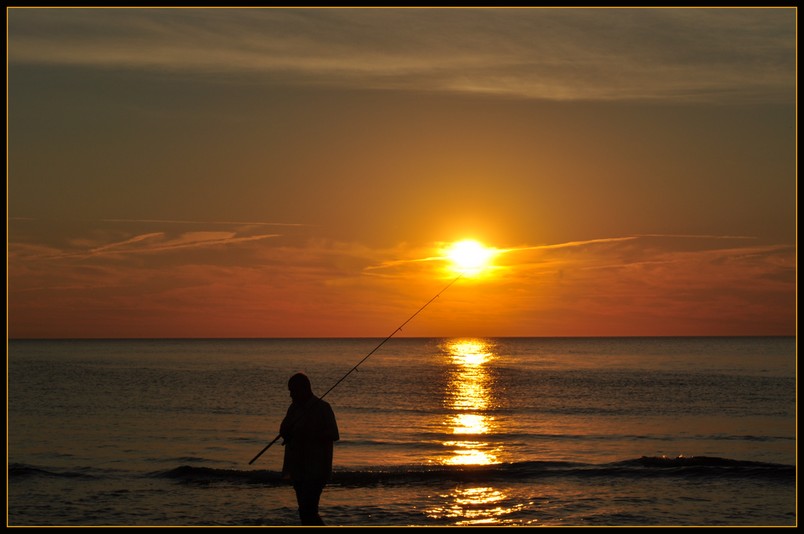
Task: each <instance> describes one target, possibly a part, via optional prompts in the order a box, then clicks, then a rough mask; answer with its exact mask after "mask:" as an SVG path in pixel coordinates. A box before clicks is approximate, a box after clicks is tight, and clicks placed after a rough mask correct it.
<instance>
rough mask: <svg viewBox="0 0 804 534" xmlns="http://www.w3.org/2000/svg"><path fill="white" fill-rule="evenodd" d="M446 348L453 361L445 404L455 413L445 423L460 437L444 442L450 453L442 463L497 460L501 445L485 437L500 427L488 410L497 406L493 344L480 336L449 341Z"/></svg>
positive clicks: (465, 463) (482, 462)
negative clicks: (494, 402) (492, 371)
mask: <svg viewBox="0 0 804 534" xmlns="http://www.w3.org/2000/svg"><path fill="white" fill-rule="evenodd" d="M443 348H444V349H445V352H446V354H447V355H448V357H449V364H450V369H449V379H448V382H447V391H446V395H445V405H446V407H447V408H448V409H449V410H450V412H451V413H450V414H449V415H448V416H447V418H446V420H445V421H444V424H445V425H446V426H447V427H448V429H449V432H450V433H451V434H452V435H453V436H455V437H456V439H453V440H445V441H444V442H443V445H444V447H447V448H448V449H449V450H450V455H449V456H448V457H447V458H445V459H443V460H442V463H444V464H448V465H488V464H492V463H496V462H497V461H498V458H497V454H498V452H499V447H498V446H495V445H493V444H491V443H489V442H488V441H487V440H484V439H483V436H484V435H487V434H491V433H492V432H493V431H494V428H495V427H496V422H495V420H494V417H493V416H491V415H489V414H488V413H487V412H488V410H489V409H491V408H493V406H492V395H491V387H492V377H491V374H490V373H489V369H488V368H487V364H489V363H491V362H492V361H493V360H494V353H493V352H492V346H491V344H490V343H488V342H486V341H483V340H479V339H460V340H452V341H449V342H447V343H445V345H444V347H443ZM459 438H460V439H459Z"/></svg>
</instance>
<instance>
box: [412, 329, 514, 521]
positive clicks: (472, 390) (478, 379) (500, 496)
mask: <svg viewBox="0 0 804 534" xmlns="http://www.w3.org/2000/svg"><path fill="white" fill-rule="evenodd" d="M443 348H444V349H445V352H446V354H447V358H448V361H447V365H449V378H448V380H447V388H446V391H445V395H444V404H445V407H446V408H447V409H448V410H449V412H450V413H449V415H448V416H447V418H446V420H445V421H444V425H445V426H446V427H447V429H448V431H449V432H450V433H451V434H452V436H453V438H454V439H449V440H445V441H444V442H443V445H444V447H445V448H447V449H448V450H449V455H448V456H447V457H446V458H442V459H441V460H440V461H441V463H443V464H447V465H456V466H461V465H463V466H482V465H490V464H494V463H498V462H499V455H500V454H501V453H502V446H501V445H500V444H493V443H491V442H490V440H488V439H483V437H484V436H487V435H491V434H493V433H494V432H495V430H496V429H497V426H498V423H497V421H496V420H495V418H494V416H492V415H490V414H489V413H488V411H489V410H491V409H493V408H494V407H495V406H494V405H493V402H494V401H493V398H494V397H493V395H492V388H493V387H494V384H493V378H492V375H491V373H490V372H489V365H491V364H493V361H494V359H495V354H494V353H493V347H492V345H491V344H490V343H488V342H486V341H484V340H480V339H461V340H451V341H449V342H447V343H446V344H445V345H444V347H443ZM440 497H441V498H442V499H443V504H441V505H439V506H434V507H433V508H431V509H429V510H428V511H427V514H428V515H429V516H430V517H434V518H455V519H458V518H460V519H459V520H458V521H457V522H456V524H458V525H500V524H505V523H507V522H508V521H506V520H505V517H506V516H507V515H509V514H511V513H513V512H515V511H517V510H519V509H521V508H522V507H523V506H525V505H524V504H522V503H520V504H514V505H511V504H510V499H509V496H508V495H507V494H506V493H505V491H504V490H502V489H499V488H493V487H489V486H486V485H483V484H469V485H458V486H456V487H455V488H452V489H451V490H450V491H449V493H446V494H442V495H440Z"/></svg>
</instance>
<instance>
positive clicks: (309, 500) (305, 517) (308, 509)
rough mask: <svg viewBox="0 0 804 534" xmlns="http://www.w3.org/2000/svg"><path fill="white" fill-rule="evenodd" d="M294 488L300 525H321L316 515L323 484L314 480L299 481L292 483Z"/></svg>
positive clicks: (318, 516)
mask: <svg viewBox="0 0 804 534" xmlns="http://www.w3.org/2000/svg"><path fill="white" fill-rule="evenodd" d="M293 488H294V489H295V490H296V502H298V503H299V519H301V524H302V525H323V524H324V521H323V520H322V519H321V516H320V515H318V503H319V501H320V500H321V492H322V491H323V490H324V484H322V483H320V482H315V481H300V482H296V483H294V484H293Z"/></svg>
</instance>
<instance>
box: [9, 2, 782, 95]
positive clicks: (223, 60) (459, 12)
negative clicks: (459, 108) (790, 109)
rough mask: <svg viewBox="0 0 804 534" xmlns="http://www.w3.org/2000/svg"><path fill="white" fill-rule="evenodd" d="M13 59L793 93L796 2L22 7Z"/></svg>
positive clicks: (13, 21) (455, 82)
mask: <svg viewBox="0 0 804 534" xmlns="http://www.w3.org/2000/svg"><path fill="white" fill-rule="evenodd" d="M8 19H9V23H8V27H9V39H8V43H9V46H8V48H9V56H8V57H9V62H10V65H11V69H10V74H11V75H12V76H13V66H15V65H24V64H49V65H53V64H61V65H70V66H84V67H93V68H114V69H120V68H123V69H138V70H158V71H174V72H183V73H198V74H210V73H228V74H230V75H238V76H239V75H243V76H248V77H255V76H256V77H257V78H258V79H262V80H264V81H266V82H270V83H289V84H314V85H322V84H323V85H330V86H341V87H348V88H356V87H360V88H374V89H396V90H417V91H421V90H423V91H446V92H462V93H479V94H490V95H504V96H513V97H524V98H537V99H551V100H645V99H647V100H666V99H674V100H679V99H682V100H692V101H696V100H697V101H712V100H716V101H719V100H735V99H738V100H745V99H749V100H756V99H760V100H784V101H787V102H792V101H793V98H794V89H795V11H794V10H793V9H727V10H721V9H542V8H535V9H534V8H529V9H528V8H526V9H465V8H461V9H287V8H282V9H153V8H146V9H69V10H64V9H37V10H27V9H11V11H10V13H9V17H8Z"/></svg>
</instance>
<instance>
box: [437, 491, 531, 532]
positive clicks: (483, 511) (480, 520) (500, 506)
mask: <svg viewBox="0 0 804 534" xmlns="http://www.w3.org/2000/svg"><path fill="white" fill-rule="evenodd" d="M440 497H441V498H442V499H444V500H445V501H447V502H445V503H444V505H442V506H435V507H433V508H430V509H428V510H426V513H427V516H428V517H432V518H434V519H441V518H444V517H446V518H459V517H461V518H464V519H462V520H461V521H458V522H457V523H456V525H505V524H522V522H521V521H512V520H511V519H508V518H507V516H509V515H510V514H513V513H515V512H518V511H519V510H522V509H523V508H525V507H526V506H528V505H530V504H532V503H527V504H525V503H519V504H512V503H511V502H510V500H511V499H510V496H509V495H508V494H507V493H505V492H504V491H501V490H499V489H496V488H490V487H488V486H474V487H468V488H463V487H457V488H455V489H454V490H452V492H451V493H449V494H446V495H440ZM528 523H530V522H528Z"/></svg>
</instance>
